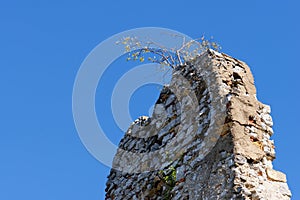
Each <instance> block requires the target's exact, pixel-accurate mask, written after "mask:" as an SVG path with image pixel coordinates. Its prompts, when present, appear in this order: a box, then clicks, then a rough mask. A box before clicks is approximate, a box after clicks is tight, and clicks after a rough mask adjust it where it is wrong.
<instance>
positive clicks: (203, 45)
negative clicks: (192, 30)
mask: <svg viewBox="0 0 300 200" xmlns="http://www.w3.org/2000/svg"><path fill="white" fill-rule="evenodd" d="M176 37H180V36H176ZM116 44H121V45H124V47H125V52H126V53H127V61H130V60H133V61H140V62H144V61H145V60H146V59H147V60H149V61H150V62H154V63H159V64H161V65H163V66H168V67H171V68H173V69H174V68H176V67H177V66H182V65H184V64H185V63H186V62H188V61H190V60H192V59H193V58H195V57H196V56H197V55H199V54H200V53H201V52H203V51H205V50H208V49H213V50H215V51H219V50H220V49H221V47H220V45H219V44H217V43H216V42H214V41H212V38H211V39H206V38H205V37H204V36H202V37H201V38H199V39H194V40H190V41H186V39H185V38H184V37H182V45H181V46H180V47H179V48H167V47H164V46H161V45H160V44H157V43H156V42H154V41H141V40H139V38H137V37H129V36H128V37H125V38H121V39H120V40H119V41H117V42H116Z"/></svg>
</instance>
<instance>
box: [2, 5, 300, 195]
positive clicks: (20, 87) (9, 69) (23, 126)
mask: <svg viewBox="0 0 300 200" xmlns="http://www.w3.org/2000/svg"><path fill="white" fill-rule="evenodd" d="M299 7H300V3H299V2H297V1H296V0H286V1H284V2H283V1H270V0H265V1H258V0H254V1H247V2H245V1H237V0H232V1H226V2H225V1H199V0H198V1H185V2H184V1H156V0H153V1H135V0H133V1H103V2H101V1H95V0H89V1H85V2H83V1H78V0H73V1H69V0H60V1H57V0H56V1H55V0H53V1H48V0H44V1H33V0H28V1H21V0H19V1H16V0H11V1H1V2H0V30H1V31H0V36H1V37H0V58H1V59H0V62H1V65H0V91H1V98H0V103H1V104H0V113H1V114H0V134H1V139H0V159H1V163H0V199H3V200H17V199H21V198H22V199H30V200H38V199H44V200H65V199H72V200H82V199H90V200H93V199H95V200H96V199H104V187H105V182H106V176H107V175H108V173H109V168H107V167H106V166H104V165H102V164H101V163H99V162H98V161H97V160H96V159H94V158H93V157H92V156H91V155H90V154H89V153H88V151H87V150H86V149H85V147H84V146H83V145H82V143H81V141H80V139H79V137H78V134H77V131H76V129H75V125H74V122H73V116H72V90H73V83H74V80H75V77H76V73H77V71H78V69H79V67H80V65H81V63H82V62H83V60H84V59H85V57H86V56H87V55H88V54H89V52H90V51H91V50H92V49H93V48H94V47H95V46H96V45H98V44H99V43H100V42H101V41H103V40H105V39H106V38H108V37H110V36H111V35H113V34H116V33H119V32H121V31H125V30H128V29H132V28H137V27H146V26H156V27H165V28H170V29H174V30H177V31H179V32H182V33H185V34H187V35H189V36H191V37H194V38H197V37H199V36H201V35H202V34H203V33H205V34H206V35H208V36H211V35H212V36H214V38H215V40H216V41H218V42H219V44H221V46H222V47H223V50H222V51H223V52H225V53H227V54H229V55H231V56H233V57H236V58H238V59H241V60H243V61H245V62H246V63H248V65H250V67H251V70H252V72H253V74H254V77H255V82H256V87H257V93H258V98H259V100H260V101H262V102H263V103H266V104H270V105H271V106H272V117H273V120H274V123H275V125H274V130H275V134H274V136H273V139H274V140H275V145H276V152H277V159H276V160H275V162H274V167H275V169H279V170H281V171H283V172H285V173H286V174H287V177H288V183H289V186H290V189H291V190H292V193H293V199H295V200H297V199H300V192H299V191H300V188H299V182H298V180H299V178H300V172H299V167H298V164H299V161H300V158H299V141H300V135H299V130H298V127H297V125H298V124H299V121H298V120H299V113H300V108H299V97H300V94H299V88H298V87H299V74H300V67H299V61H298V58H299V46H300V39H299V35H300V27H299V19H300V14H299ZM118 63H122V62H117V63H114V65H117V64H118ZM117 69H118V68H113V67H112V70H115V71H112V72H111V73H107V76H108V77H109V79H112V80H113V79H115V78H116V77H117V75H118V74H117V72H119V70H117ZM115 74H117V75H116V77H114V75H115ZM111 88H112V86H111V85H107V88H105V89H104V90H103V91H109V89H111ZM103 91H101V89H99V90H98V91H97V95H96V100H97V101H98V100H99V102H98V104H97V106H98V105H101V101H104V100H101V99H102V98H101V97H102V96H103V97H105V94H103V93H101V92H103ZM145 91H148V92H149V91H150V92H151V93H150V94H151V95H150V96H151V97H149V99H148V98H147V102H146V103H145V105H144V106H142V99H143V96H144V95H145V94H144V93H143V92H145ZM107 94H109V92H108V93H107ZM157 94H158V90H157V87H152V86H147V87H144V88H141V89H140V90H138V91H137V92H136V94H134V96H133V102H134V103H133V104H132V105H136V106H131V110H132V116H133V117H136V116H138V115H140V113H141V114H145V113H147V111H148V109H149V106H151V102H153V101H155V99H156V98H157ZM103 99H105V98H103ZM97 111H99V112H100V111H101V109H100V108H97ZM107 112H108V111H107ZM97 114H99V116H106V115H107V116H108V118H109V113H106V112H104V113H97ZM108 121H109V120H108ZM110 121H111V120H110ZM110 123H111V125H110V124H106V132H108V133H110V135H109V136H108V137H110V138H111V139H112V140H113V141H114V142H115V143H117V141H118V139H120V138H121V137H122V133H120V130H118V128H116V127H115V125H114V124H113V123H112V122H110Z"/></svg>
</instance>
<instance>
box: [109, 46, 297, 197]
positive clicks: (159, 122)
mask: <svg viewBox="0 0 300 200" xmlns="http://www.w3.org/2000/svg"><path fill="white" fill-rule="evenodd" d="M179 75H180V76H183V77H184V78H185V80H188V85H189V87H186V86H185V83H184V82H182V81H181V79H178V78H176V77H177V76H179ZM174 88H175V89H176V90H177V91H179V92H180V94H185V93H188V92H189V91H192V92H193V94H195V98H189V97H190V96H189V95H178V94H174ZM194 104H196V105H197V106H196V107H193V105H194ZM219 105H223V106H224V108H225V110H222V106H219ZM183 108H184V109H183ZM222 112H224V113H223V114H225V118H224V121H223V122H222V126H220V124H219V123H220V122H219V121H218V119H219V118H220V117H219V116H218V115H219V114H221V113H222ZM270 112H271V109H270V107H269V106H267V105H264V104H262V103H260V102H259V101H258V100H257V99H256V89H255V86H254V80H253V77H252V74H251V72H250V69H249V67H248V66H247V65H246V64H245V63H244V62H241V61H239V60H237V59H234V58H232V57H230V56H228V55H225V54H220V53H217V52H214V51H212V50H209V51H207V52H205V53H203V54H202V55H200V56H199V57H197V58H196V59H195V60H194V61H193V62H190V63H188V64H187V65H185V66H181V67H178V68H177V69H176V70H174V73H173V79H172V81H171V83H170V85H169V86H165V87H164V88H163V90H162V91H161V94H160V97H159V99H158V100H157V103H156V105H155V108H154V113H153V116H151V118H148V117H145V116H143V117H140V118H139V119H137V120H136V121H135V122H134V123H133V124H132V125H131V126H130V127H129V129H128V131H127V132H126V134H125V136H124V138H123V139H122V140H121V142H120V144H119V150H118V152H117V154H116V156H115V159H114V163H113V169H111V172H110V174H109V176H108V180H107V183H106V189H105V191H106V199H108V200H119V199H120V200H121V199H122V200H123V199H225V200H226V199H262V200H263V199H264V200H269V199H272V200H284V199H290V197H291V192H290V190H289V188H288V185H287V183H286V176H285V174H283V173H282V172H278V171H275V170H274V169H273V166H272V161H273V160H274V159H275V151H274V142H273V141H272V140H270V136H272V135H273V130H272V125H273V122H272V118H271V116H270ZM216 126H219V129H220V127H221V129H220V131H219V130H218V129H216V128H215V127H216ZM216 133H218V135H216ZM171 142H173V143H174V145H173V148H172V149H171V151H170V152H169V151H165V149H167V148H168V145H169V144H170V143H171ZM210 143H212V144H214V145H213V146H210V145H209V144H210ZM180 147H183V148H180ZM126 152H131V153H132V155H139V154H140V155H145V154H149V155H152V156H151V157H148V158H147V157H145V156H144V157H143V156H141V157H138V156H137V157H130V156H128V153H126ZM133 158H135V159H133ZM147 169H148V170H147ZM149 169H153V170H149Z"/></svg>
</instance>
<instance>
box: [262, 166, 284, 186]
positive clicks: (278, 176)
mask: <svg viewBox="0 0 300 200" xmlns="http://www.w3.org/2000/svg"><path fill="white" fill-rule="evenodd" d="M266 171H267V176H268V178H269V179H270V180H272V181H279V182H284V183H286V175H285V174H284V173H282V172H280V171H276V170H274V169H271V168H267V170H266Z"/></svg>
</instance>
